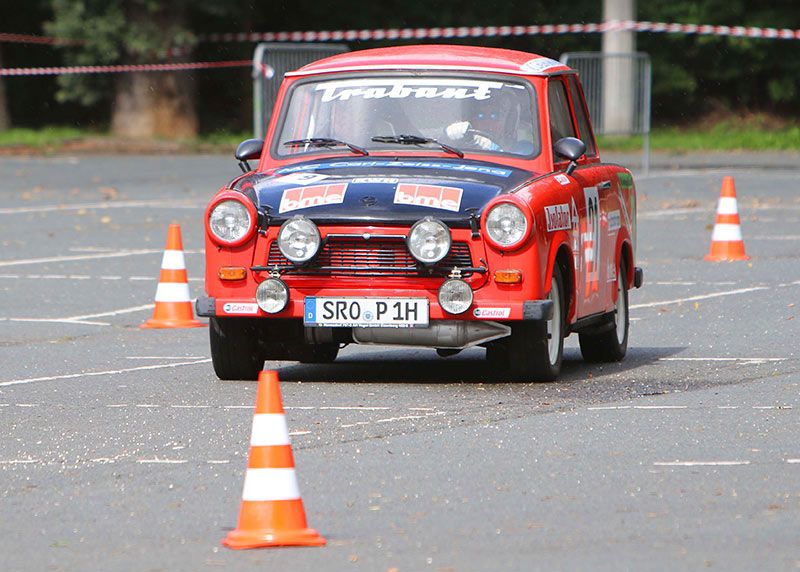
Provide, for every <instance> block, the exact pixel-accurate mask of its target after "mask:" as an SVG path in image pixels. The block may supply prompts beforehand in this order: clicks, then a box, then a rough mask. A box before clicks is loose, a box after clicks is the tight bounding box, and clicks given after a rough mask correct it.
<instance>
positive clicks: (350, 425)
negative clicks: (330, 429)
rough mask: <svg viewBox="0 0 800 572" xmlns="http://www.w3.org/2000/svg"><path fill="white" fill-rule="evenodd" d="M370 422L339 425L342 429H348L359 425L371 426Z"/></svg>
mask: <svg viewBox="0 0 800 572" xmlns="http://www.w3.org/2000/svg"><path fill="white" fill-rule="evenodd" d="M369 424H370V421H356V422H355V423H346V424H345V425H339V427H341V428H342V429H347V428H348V427H356V426H358V425H369Z"/></svg>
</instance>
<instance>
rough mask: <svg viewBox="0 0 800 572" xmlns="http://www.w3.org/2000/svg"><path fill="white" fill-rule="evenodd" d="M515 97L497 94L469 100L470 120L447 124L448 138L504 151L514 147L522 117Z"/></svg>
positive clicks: (489, 149)
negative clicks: (474, 100)
mask: <svg viewBox="0 0 800 572" xmlns="http://www.w3.org/2000/svg"><path fill="white" fill-rule="evenodd" d="M515 99H516V98H514V97H509V96H503V95H501V94H497V95H495V96H494V97H492V98H490V99H488V100H485V101H477V102H470V103H471V105H470V107H469V108H467V112H468V113H469V114H470V118H469V120H465V121H456V122H455V123H451V124H450V125H448V126H447V128H446V129H445V133H446V134H447V137H448V138H449V139H450V140H452V141H462V142H463V143H465V144H466V145H469V146H474V147H477V148H478V149H483V150H484V151H503V150H504V147H507V146H508V147H513V146H515V144H516V142H517V137H516V129H517V123H518V122H519V116H520V113H519V103H518V102H517V101H514V100H515Z"/></svg>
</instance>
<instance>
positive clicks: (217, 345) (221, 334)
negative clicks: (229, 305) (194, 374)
mask: <svg viewBox="0 0 800 572" xmlns="http://www.w3.org/2000/svg"><path fill="white" fill-rule="evenodd" d="M259 333H260V332H259V327H258V323H257V321H256V320H250V319H247V318H211V319H210V324H209V340H210V342H211V362H212V363H213V364H214V372H215V373H216V374H217V377H219V378H220V379H258V374H259V372H260V371H261V370H262V369H263V368H264V357H263V355H262V352H261V349H260V348H259V346H258V340H259Z"/></svg>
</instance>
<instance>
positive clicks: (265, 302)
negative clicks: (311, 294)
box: [256, 278, 289, 314]
mask: <svg viewBox="0 0 800 572" xmlns="http://www.w3.org/2000/svg"><path fill="white" fill-rule="evenodd" d="M256 303H257V304H258V307H259V308H261V309H262V310H264V311H265V312H266V313H267V314H277V313H278V312H280V311H281V310H283V309H284V308H285V307H286V304H288V303H289V288H288V287H287V286H286V284H284V282H283V281H282V280H278V279H277V278H268V279H267V280H264V281H263V282H262V283H261V284H259V285H258V288H256Z"/></svg>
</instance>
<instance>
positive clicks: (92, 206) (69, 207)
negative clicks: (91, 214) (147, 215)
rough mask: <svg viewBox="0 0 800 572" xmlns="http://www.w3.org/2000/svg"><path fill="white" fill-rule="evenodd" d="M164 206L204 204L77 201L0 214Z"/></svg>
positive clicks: (182, 206) (22, 208) (10, 209)
mask: <svg viewBox="0 0 800 572" xmlns="http://www.w3.org/2000/svg"><path fill="white" fill-rule="evenodd" d="M154 206H158V207H162V208H173V209H200V208H203V207H202V205H194V204H189V203H176V202H173V201H162V200H154V201H114V202H110V201H109V202H104V203H76V204H59V205H41V206H29V207H9V208H3V209H0V215H4V214H24V213H46V212H61V211H79V210H82V209H86V210H96V209H102V210H105V209H128V208H147V207H154Z"/></svg>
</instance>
